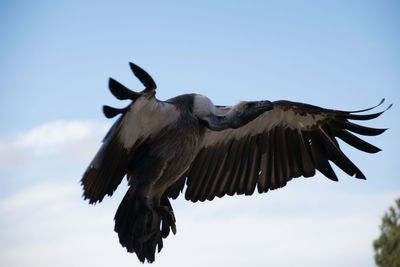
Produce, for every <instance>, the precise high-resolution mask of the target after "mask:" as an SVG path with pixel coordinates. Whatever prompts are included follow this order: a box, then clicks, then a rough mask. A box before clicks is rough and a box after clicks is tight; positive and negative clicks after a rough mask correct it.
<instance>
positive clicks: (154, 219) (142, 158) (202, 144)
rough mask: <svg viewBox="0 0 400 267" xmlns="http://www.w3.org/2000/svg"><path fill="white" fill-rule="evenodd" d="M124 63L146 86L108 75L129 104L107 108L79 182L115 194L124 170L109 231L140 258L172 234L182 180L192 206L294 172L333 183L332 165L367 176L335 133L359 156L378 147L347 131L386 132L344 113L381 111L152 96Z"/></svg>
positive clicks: (90, 192) (271, 185)
mask: <svg viewBox="0 0 400 267" xmlns="http://www.w3.org/2000/svg"><path fill="white" fill-rule="evenodd" d="M131 68H132V70H133V72H134V73H135V75H136V76H137V77H138V78H139V79H140V80H141V82H142V83H143V84H144V85H145V86H146V89H145V90H144V91H142V92H141V93H135V92H132V91H130V90H129V89H127V88H125V87H124V86H123V85H121V84H119V83H118V82H116V81H115V80H113V79H110V89H111V92H112V93H113V94H114V95H115V96H116V97H117V98H118V99H131V100H133V102H132V104H130V105H129V106H128V107H127V108H124V109H115V108H111V107H107V106H105V107H104V113H105V115H106V116H107V117H109V118H110V117H114V116H116V115H118V114H122V116H121V117H120V118H119V119H118V120H117V122H116V123H115V124H114V125H113V127H112V128H111V129H110V131H109V133H108V134H107V135H106V137H105V139H104V140H103V145H102V147H101V148H100V150H99V152H98V153H97V154H96V156H95V158H94V159H93V161H92V163H91V164H90V165H89V167H88V169H87V170H86V172H85V174H84V176H83V178H82V185H83V188H84V197H85V198H88V199H89V201H90V203H95V202H97V201H101V200H102V199H103V198H104V196H105V195H107V194H108V195H112V193H113V192H114V190H115V189H116V187H117V186H118V185H119V184H120V182H121V180H122V178H123V177H124V176H125V175H126V176H127V179H128V181H129V186H130V187H129V189H128V192H127V193H126V195H125V197H124V199H123V200H122V202H121V204H120V206H119V208H118V210H117V213H116V215H115V231H116V232H117V233H118V235H119V239H120V243H121V244H122V245H123V246H124V247H126V248H127V250H128V251H129V252H135V253H136V254H137V256H138V258H139V260H140V261H142V262H143V261H145V260H146V259H147V261H149V262H152V261H154V255H155V250H156V248H158V251H160V250H161V248H162V246H163V244H162V239H163V238H166V237H167V236H168V234H169V232H170V230H172V231H173V232H174V233H175V231H176V227H175V216H174V213H173V211H172V207H171V205H170V202H169V198H176V197H178V195H179V194H180V193H181V192H182V191H183V190H184V188H185V185H186V191H185V197H186V199H188V200H191V201H194V202H196V201H199V200H200V201H204V200H206V199H207V200H212V199H213V198H214V197H216V196H217V197H222V196H224V195H233V194H246V195H251V194H253V192H254V191H255V189H256V188H257V190H258V192H259V193H263V192H267V191H268V190H270V189H276V188H280V187H283V186H284V185H286V183H287V181H289V180H291V179H292V178H295V177H300V176H304V177H310V176H313V175H314V174H315V171H316V170H319V171H320V172H321V173H323V174H324V175H325V176H326V177H328V178H329V179H331V180H335V181H337V180H338V179H337V176H336V174H335V173H334V171H333V170H332V168H331V166H330V164H329V161H331V162H334V163H335V164H336V165H337V166H339V167H340V168H341V169H342V170H344V171H345V172H346V173H347V174H349V175H350V176H353V175H355V176H356V177H357V178H364V179H365V176H364V175H363V174H362V172H361V171H360V170H359V169H358V168H357V167H356V166H355V165H354V164H353V163H352V162H351V161H350V160H349V159H348V158H347V157H346V156H345V155H344V153H343V152H342V151H341V150H340V148H339V144H338V143H337V141H336V137H339V138H340V139H342V140H343V141H345V142H346V143H348V144H350V145H351V146H354V147H356V148H358V149H360V150H362V151H365V152H369V153H375V152H378V151H379V150H380V149H379V148H376V147H375V146H373V145H371V144H369V143H367V142H365V141H363V140H361V139H360V138H358V137H356V136H355V135H353V134H351V133H350V132H355V133H358V134H362V135H378V134H380V133H382V132H383V131H384V129H374V128H367V127H363V126H360V125H358V124H354V123H351V122H349V121H348V119H352V120H369V119H373V118H375V117H378V116H379V115H380V114H382V113H383V112H380V113H375V114H368V115H359V114H355V113H358V112H361V111H355V112H348V111H337V110H329V109H323V108H319V107H316V106H311V105H307V104H302V103H296V102H289V101H275V102H273V103H271V102H269V101H252V102H240V103H238V104H237V105H235V106H233V107H229V106H215V105H214V104H213V103H212V102H211V100H210V99H208V98H207V97H205V96H202V95H198V94H187V95H181V96H178V97H175V98H171V99H169V100H166V101H159V100H157V99H156V98H155V88H156V86H155V83H154V81H153V80H152V78H151V77H150V76H149V75H148V74H147V73H146V72H145V71H144V70H142V69H141V68H139V67H138V66H136V65H134V64H131ZM367 110H369V109H367ZM363 111H366V110H363Z"/></svg>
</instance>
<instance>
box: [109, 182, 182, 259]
mask: <svg viewBox="0 0 400 267" xmlns="http://www.w3.org/2000/svg"><path fill="white" fill-rule="evenodd" d="M161 205H162V206H161V207H155V208H151V207H148V205H146V203H145V201H144V200H142V199H140V198H139V197H137V196H136V194H135V193H134V192H133V190H131V189H129V190H128V192H127V193H126V195H125V197H124V198H123V200H122V202H121V204H120V205H119V207H118V210H117V213H116V214H115V217H114V220H115V228H114V230H115V231H116V232H117V233H118V237H119V242H120V243H121V245H122V246H123V247H125V248H126V250H127V251H128V252H131V253H136V256H137V257H138V258H139V260H140V261H141V262H144V261H145V260H147V261H148V262H149V263H151V262H153V261H154V259H155V252H156V249H157V251H158V252H160V251H161V249H162V248H163V238H166V237H167V236H168V235H169V232H170V229H172V232H173V233H174V234H175V233H176V226H175V216H174V214H173V211H172V208H171V205H170V203H169V200H168V199H167V198H164V199H163V200H162V202H161Z"/></svg>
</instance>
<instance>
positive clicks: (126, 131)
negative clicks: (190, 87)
mask: <svg viewBox="0 0 400 267" xmlns="http://www.w3.org/2000/svg"><path fill="white" fill-rule="evenodd" d="M130 67H131V69H132V71H133V73H134V74H135V75H136V77H137V78H138V79H139V80H140V81H141V82H142V83H143V85H144V86H145V87H146V89H145V90H144V91H142V92H139V93H138V92H134V91H131V90H130V89H128V88H126V87H125V86H123V85H122V84H120V83H119V82H117V81H115V80H114V79H112V78H110V80H109V88H110V91H111V93H112V94H113V95H114V96H115V97H116V98H118V99H121V100H125V99H130V100H132V103H131V104H129V105H128V106H127V107H125V108H114V107H109V106H104V107H103V112H104V115H105V116H106V117H107V118H113V117H115V116H117V115H119V114H121V116H120V118H119V119H118V120H117V121H116V122H115V123H114V124H113V126H112V127H111V129H110V130H109V131H108V133H107V134H106V136H105V138H104V139H103V144H102V146H101V147H100V149H99V151H98V152H97V154H96V156H95V157H94V159H93V160H92V162H91V163H90V165H89V167H88V168H87V169H86V172H85V173H84V174H83V178H82V179H81V184H82V186H83V196H84V198H85V199H89V202H90V203H96V202H97V201H101V200H102V199H103V198H104V196H105V195H110V196H111V195H112V194H113V192H114V191H115V189H116V188H117V186H118V185H119V184H120V183H121V181H122V178H123V177H124V176H125V174H126V173H127V171H128V168H129V164H130V163H131V162H130V161H131V160H132V159H134V156H135V152H136V150H137V149H138V148H139V147H140V145H141V144H142V143H143V142H145V141H146V140H149V138H151V136H152V135H156V134H157V133H158V132H159V131H160V130H161V129H163V128H164V127H166V126H167V125H168V124H169V123H171V122H173V121H174V120H176V119H177V118H178V116H179V112H178V111H177V109H176V108H175V106H173V105H171V104H168V103H165V102H162V101H158V100H157V99H156V98H155V97H154V89H155V88H156V85H155V83H154V81H153V79H152V78H151V76H150V75H149V74H147V73H146V72H145V71H144V70H143V69H141V68H140V67H138V66H137V65H135V64H133V63H130Z"/></svg>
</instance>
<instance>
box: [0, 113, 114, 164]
mask: <svg viewBox="0 0 400 267" xmlns="http://www.w3.org/2000/svg"><path fill="white" fill-rule="evenodd" d="M109 127H110V125H109V124H106V123H101V122H98V121H94V120H88V121H62V120H59V121H52V122H48V123H45V124H42V125H39V126H37V127H35V128H32V129H29V130H27V131H25V132H21V133H18V134H16V135H15V136H14V137H12V138H11V140H10V141H5V140H0V166H8V167H15V166H16V165H18V164H19V163H20V162H24V163H26V161H29V160H32V159H35V158H41V157H49V156H54V155H64V156H68V157H70V158H77V159H81V160H86V161H87V160H89V159H90V158H91V157H92V156H93V155H94V153H95V151H96V150H97V149H98V147H99V146H100V144H101V140H102V138H103V136H104V135H105V134H106V132H107V130H108V128H109Z"/></svg>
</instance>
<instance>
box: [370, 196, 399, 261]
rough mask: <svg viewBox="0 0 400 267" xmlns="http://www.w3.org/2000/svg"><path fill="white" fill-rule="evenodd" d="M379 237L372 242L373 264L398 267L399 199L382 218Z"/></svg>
mask: <svg viewBox="0 0 400 267" xmlns="http://www.w3.org/2000/svg"><path fill="white" fill-rule="evenodd" d="M380 229H381V235H380V236H379V238H378V239H376V240H374V250H375V263H376V264H377V265H378V266H382V267H389V266H390V267H400V198H398V199H396V206H395V207H390V208H389V211H388V212H386V213H385V215H384V216H383V218H382V224H381V226H380Z"/></svg>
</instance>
